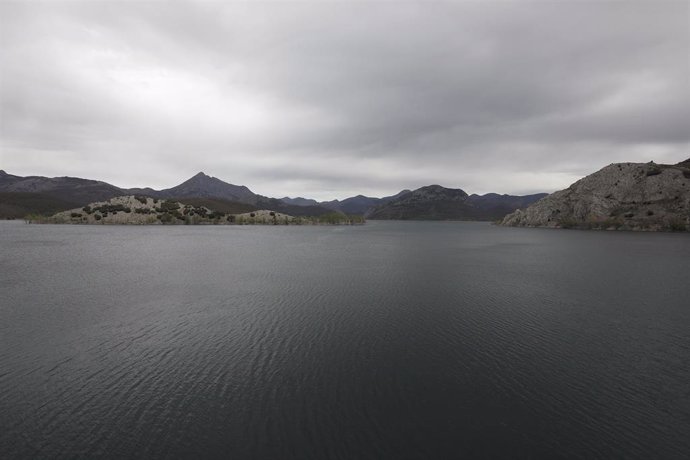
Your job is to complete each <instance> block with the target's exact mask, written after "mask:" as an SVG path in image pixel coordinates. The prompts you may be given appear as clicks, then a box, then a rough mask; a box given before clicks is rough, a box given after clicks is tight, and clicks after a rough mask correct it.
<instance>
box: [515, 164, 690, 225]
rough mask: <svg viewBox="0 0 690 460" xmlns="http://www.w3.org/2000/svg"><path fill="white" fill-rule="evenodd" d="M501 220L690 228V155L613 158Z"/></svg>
mask: <svg viewBox="0 0 690 460" xmlns="http://www.w3.org/2000/svg"><path fill="white" fill-rule="evenodd" d="M501 224H502V225H508V226H517V227H554V228H587V229H590V228H594V229H622V230H652V231H659V230H660V231H667V230H680V231H688V230H690V159H688V160H686V161H683V162H681V163H678V164H676V165H660V164H655V163H653V162H650V163H614V164H611V165H609V166H606V167H605V168H603V169H601V170H599V171H597V172H595V173H593V174H590V175H589V176H586V177H584V178H583V179H580V180H579V181H577V182H575V183H574V184H572V185H571V186H570V187H568V188H567V189H565V190H560V191H558V192H555V193H552V194H551V195H549V196H547V197H546V198H543V199H542V200H540V201H538V202H537V203H534V204H533V205H531V206H530V207H528V208H527V209H525V210H524V211H521V210H518V211H515V212H514V213H512V214H510V215H508V216H506V217H505V218H504V219H503V221H502V222H501Z"/></svg>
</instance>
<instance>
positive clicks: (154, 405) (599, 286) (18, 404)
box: [0, 222, 690, 459]
mask: <svg viewBox="0 0 690 460" xmlns="http://www.w3.org/2000/svg"><path fill="white" fill-rule="evenodd" d="M689 382H690V237H689V236H688V235H687V234H684V235H683V234H642V233H616V232H583V231H569V230H542V229H517V228H502V227H496V226H492V225H490V224H487V223H469V222H465V223H462V222H369V223H368V224H367V225H364V226H356V227H344V226H343V227H327V226H323V227H292V226H290V227H281V226H275V227H273V226H257V227H250V226H246V227H239V226H232V227H231V226H205V227H189V226H175V227H160V226H58V225H55V226H49V225H26V224H24V223H22V222H2V223H0V457H1V458H7V459H10V458H31V459H34V458H85V459H86V458H88V459H93V458H147V459H148V458H228V459H355V458H356V459H446V458H462V457H465V458H588V459H592V458H602V459H610V458H640V459H649V458H668V459H673V458H678V459H685V458H688V457H689V456H690V435H689V433H690V383H689Z"/></svg>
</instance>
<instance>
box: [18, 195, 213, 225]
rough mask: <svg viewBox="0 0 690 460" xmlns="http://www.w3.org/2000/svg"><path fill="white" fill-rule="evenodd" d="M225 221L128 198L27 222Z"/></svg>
mask: <svg viewBox="0 0 690 460" xmlns="http://www.w3.org/2000/svg"><path fill="white" fill-rule="evenodd" d="M225 218H226V216H225V214H223V213H220V212H214V211H212V210H210V209H208V208H206V207H203V206H194V205H191V204H183V203H179V202H177V201H173V200H162V199H158V198H151V197H146V196H134V195H128V196H118V197H115V198H111V199H109V200H106V201H100V202H96V203H91V204H89V205H86V206H84V207H81V208H74V209H69V210H67V211H62V212H59V213H57V214H55V215H53V216H52V217H40V216H34V217H28V218H27V219H28V220H29V221H32V222H36V223H55V224H184V223H187V224H199V223H215V222H219V221H221V220H224V219H225Z"/></svg>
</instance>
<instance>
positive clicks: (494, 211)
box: [467, 193, 548, 220]
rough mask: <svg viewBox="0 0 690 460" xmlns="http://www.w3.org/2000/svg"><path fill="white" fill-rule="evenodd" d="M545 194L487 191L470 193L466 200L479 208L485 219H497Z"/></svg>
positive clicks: (539, 198) (524, 206) (537, 199)
mask: <svg viewBox="0 0 690 460" xmlns="http://www.w3.org/2000/svg"><path fill="white" fill-rule="evenodd" d="M547 195H548V193H535V194H534V195H524V196H514V195H499V194H497V193H487V194H486V195H475V194H472V195H470V196H469V198H468V199H467V202H468V203H470V204H472V205H473V206H474V207H475V208H476V209H481V210H482V212H483V213H485V215H486V216H487V220H497V219H500V218H502V217H503V216H505V215H506V214H510V213H511V212H513V211H515V210H516V209H522V208H526V207H527V206H529V205H531V204H532V203H535V202H537V201H539V200H541V199H542V198H544V197H545V196H547Z"/></svg>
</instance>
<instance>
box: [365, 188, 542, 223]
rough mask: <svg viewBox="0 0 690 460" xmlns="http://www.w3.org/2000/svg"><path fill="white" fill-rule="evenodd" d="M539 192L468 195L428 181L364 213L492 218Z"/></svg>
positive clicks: (383, 216)
mask: <svg viewBox="0 0 690 460" xmlns="http://www.w3.org/2000/svg"><path fill="white" fill-rule="evenodd" d="M543 196H544V194H538V195H528V196H512V195H498V194H495V193H492V194H487V195H482V196H480V195H471V196H470V195H468V194H467V193H466V192H465V191H464V190H462V189H450V188H446V187H442V186H440V185H428V186H426V187H421V188H419V189H417V190H414V191H412V192H407V193H404V194H402V195H400V196H398V197H397V198H395V199H393V200H391V201H390V202H388V203H384V204H383V205H380V206H377V207H376V208H374V209H373V210H371V211H370V212H369V213H368V215H367V217H368V218H369V219H382V220H387V219H394V220H496V219H500V218H501V217H503V216H504V215H505V214H506V213H509V212H512V211H514V210H515V209H517V208H518V207H520V206H528V205H529V204H531V203H533V202H534V201H536V200H538V199H539V198H541V197H543Z"/></svg>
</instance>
